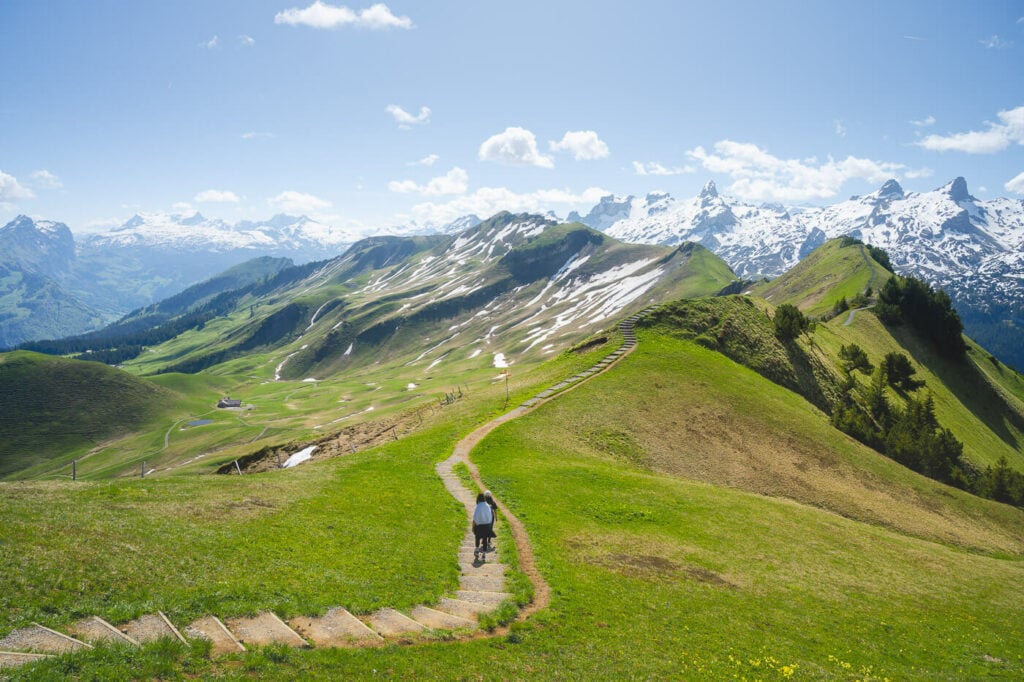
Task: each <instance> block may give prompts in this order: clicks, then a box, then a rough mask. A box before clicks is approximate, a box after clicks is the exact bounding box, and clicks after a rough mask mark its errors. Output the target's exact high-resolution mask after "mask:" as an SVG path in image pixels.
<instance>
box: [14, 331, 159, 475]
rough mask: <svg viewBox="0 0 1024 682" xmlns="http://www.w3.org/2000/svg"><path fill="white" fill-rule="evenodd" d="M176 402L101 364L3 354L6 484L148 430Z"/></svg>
mask: <svg viewBox="0 0 1024 682" xmlns="http://www.w3.org/2000/svg"><path fill="white" fill-rule="evenodd" d="M176 400H177V396H175V395H174V394H172V393H170V392H169V391H165V390H162V389H161V388H159V387H158V386H156V385H154V384H153V383H151V382H149V381H145V380H141V379H137V378H136V377H133V376H131V375H130V374H127V373H125V372H122V371H119V370H116V369H111V368H109V367H107V366H106V365H101V364H99V363H95V362H79V361H74V360H65V359H63V358H54V357H50V356H46V355H40V354H37V353H29V352H25V351H17V352H13V353H4V354H0V477H3V476H9V475H11V474H13V473H15V472H18V471H20V470H24V469H29V468H31V467H34V466H38V465H41V464H44V463H46V462H48V461H49V460H51V459H53V458H55V457H67V456H68V455H74V454H81V453H84V452H86V451H88V450H89V449H91V448H93V447H95V446H97V445H98V444H100V443H101V442H103V441H106V440H109V439H113V438H116V437H118V436H124V435H126V434H128V433H131V432H133V431H136V430H139V429H143V428H146V427H149V426H150V425H151V423H152V420H153V419H154V418H155V417H157V416H158V415H160V414H162V413H163V412H165V411H166V410H167V408H168V406H169V404H173V403H174V402H176Z"/></svg>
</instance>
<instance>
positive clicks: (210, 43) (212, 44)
mask: <svg viewBox="0 0 1024 682" xmlns="http://www.w3.org/2000/svg"><path fill="white" fill-rule="evenodd" d="M219 44H220V38H218V37H217V36H214V37H212V38H210V39H209V40H207V41H206V42H202V43H199V46H200V47H205V48H206V49H207V50H212V49H214V48H215V47H217V45H219Z"/></svg>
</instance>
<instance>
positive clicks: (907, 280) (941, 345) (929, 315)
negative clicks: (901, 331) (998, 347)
mask: <svg viewBox="0 0 1024 682" xmlns="http://www.w3.org/2000/svg"><path fill="white" fill-rule="evenodd" d="M875 314H876V315H877V316H878V319H880V320H881V321H882V322H884V323H885V324H890V325H893V324H903V323H906V324H908V325H910V326H911V327H913V328H914V330H916V331H917V332H918V333H919V334H920V335H921V336H923V337H924V338H926V339H930V340H931V341H932V343H933V344H934V345H935V348H936V350H938V351H939V352H940V353H942V354H943V355H945V356H946V357H948V358H953V359H957V358H962V357H964V354H965V353H966V352H967V344H966V343H965V342H964V338H963V331H964V325H963V323H962V322H961V321H960V316H959V315H957V313H956V311H955V310H953V304H952V302H951V301H950V298H949V295H947V294H946V292H944V291H942V290H941V289H933V288H932V287H931V285H929V284H927V283H925V282H922V281H921V280H919V279H917V278H915V277H891V278H889V280H888V281H887V282H886V283H885V286H883V287H882V290H881V291H880V292H879V294H878V303H877V304H876V305H875Z"/></svg>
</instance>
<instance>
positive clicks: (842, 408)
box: [832, 344, 1024, 506]
mask: <svg viewBox="0 0 1024 682" xmlns="http://www.w3.org/2000/svg"><path fill="white" fill-rule="evenodd" d="M839 357H840V360H842V369H843V371H844V372H845V373H846V379H845V381H844V382H843V384H842V386H841V389H842V391H841V395H842V397H841V399H840V401H839V403H838V404H837V405H836V406H835V408H834V409H833V411H832V424H833V425H834V426H835V427H836V428H838V429H839V430H841V431H843V432H844V433H847V434H849V435H851V436H853V437H854V438H856V439H857V440H859V441H860V442H862V443H864V444H865V445H867V446H869V447H871V448H874V449H875V450H877V451H878V452H881V453H882V454H884V455H887V456H888V457H890V458H892V459H894V460H896V461H897V462H899V463H900V464H902V465H904V466H906V467H908V468H910V469H913V470H914V471H916V472H918V473H920V474H923V475H925V476H928V477H929V478H933V479H935V480H937V481H942V482H943V483H947V484H950V485H955V486H957V487H959V488H963V489H965V490H969V491H971V492H973V493H974V494H976V495H979V496H981V497H987V498H989V499H993V500H996V501H999V502H1005V503H1007V504H1014V505H1017V506H1024V474H1021V473H1020V472H1019V471H1016V470H1014V469H1011V468H1010V466H1009V463H1008V462H1007V461H1006V459H1005V458H1002V459H1001V460H1000V461H999V462H998V463H997V464H996V466H995V467H991V466H990V467H987V468H986V469H984V470H978V469H975V468H974V467H972V466H971V465H970V464H969V463H968V462H967V461H966V460H965V459H964V457H963V449H964V447H963V443H961V442H960V441H959V440H957V438H956V436H954V435H953V432H952V431H950V430H949V429H947V428H944V427H943V426H942V425H941V424H939V421H938V419H937V418H936V416H935V402H934V400H933V399H932V396H931V395H930V394H927V395H925V396H923V397H922V396H919V395H915V392H916V391H917V390H918V389H920V388H922V387H924V385H925V382H923V381H920V380H917V379H915V378H914V375H915V374H916V372H917V370H916V369H915V368H914V366H913V363H911V361H910V358H908V357H907V356H906V355H904V354H903V353H896V352H893V353H887V354H886V355H885V357H884V358H883V359H882V361H881V362H880V363H878V365H877V366H875V365H873V364H872V363H871V361H870V360H869V359H868V355H867V353H866V352H864V349H862V348H861V347H860V346H858V345H857V344H850V345H848V346H843V347H842V348H841V349H840V351H839ZM854 372H860V373H861V374H863V375H864V376H868V377H870V380H869V381H868V383H867V385H866V386H864V387H860V386H859V384H858V382H857V381H856V379H855V378H854V374H853V373H854ZM893 393H895V394H896V395H897V396H899V397H900V398H902V403H903V404H902V405H900V404H899V402H897V401H893V400H891V399H890V395H892V394H893Z"/></svg>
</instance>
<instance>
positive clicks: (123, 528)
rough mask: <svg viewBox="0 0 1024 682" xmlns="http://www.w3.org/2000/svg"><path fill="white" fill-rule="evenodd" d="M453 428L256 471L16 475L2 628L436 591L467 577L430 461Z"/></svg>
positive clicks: (7, 494)
mask: <svg viewBox="0 0 1024 682" xmlns="http://www.w3.org/2000/svg"><path fill="white" fill-rule="evenodd" d="M450 438H451V433H450V431H449V429H448V428H439V429H434V430H433V431H431V432H427V433H424V434H422V435H421V436H419V437H413V438H408V439H405V440H403V441H401V442H398V443H394V444H393V445H390V446H387V447H382V448H379V449H377V450H374V451H369V452H366V453H359V454H356V455H352V456H349V457H341V458H337V459H334V460H330V461H327V462H324V463H317V464H311V465H304V466H302V467H298V468H296V469H294V470H288V471H281V472H271V473H266V474H257V475H252V476H243V477H237V476H216V477H190V478H176V479H155V478H154V479H146V480H127V481H116V482H110V483H81V484H79V485H76V486H72V485H69V484H54V483H49V484H47V483H22V484H9V485H7V486H5V488H4V524H3V529H2V530H0V562H2V563H3V565H4V566H5V567H7V570H5V572H4V573H5V578H4V582H5V585H4V589H3V590H2V593H0V613H2V614H3V620H4V623H5V625H6V626H16V625H23V624H25V623H28V622H30V621H33V620H35V621H41V622H48V623H50V624H51V625H63V624H65V623H67V622H70V621H72V620H75V619H77V618H81V617H84V616H86V615H89V614H97V615H100V616H102V617H104V618H106V619H108V620H110V621H111V622H122V621H125V620H128V619H130V618H133V617H135V616H138V615H140V614H142V613H146V612H151V611H153V610H155V609H161V610H163V611H165V612H166V613H167V614H168V615H169V616H170V617H171V618H172V619H174V620H175V621H176V622H179V623H183V624H184V623H187V622H190V621H191V620H192V619H194V618H195V617H197V616H199V615H202V614H204V613H215V614H219V615H221V616H230V615H242V614H248V613H253V612H255V611H258V610H263V609H268V608H269V609H273V610H275V611H277V612H278V613H279V614H281V615H283V616H289V615H298V614H315V613H322V612H323V611H325V610H326V609H327V608H329V607H331V606H338V605H342V606H345V607H346V608H348V609H349V610H351V611H353V612H355V613H365V612H368V611H372V610H374V609H377V608H380V607H382V606H397V607H399V608H402V607H410V606H413V605H415V604H417V603H422V602H424V601H430V600H432V599H436V597H437V596H438V595H439V594H440V593H441V592H442V591H444V590H445V589H454V585H455V584H456V583H457V575H458V570H457V567H456V566H455V564H454V561H453V557H454V553H455V547H456V546H457V544H458V541H459V539H460V537H461V534H462V532H463V528H462V524H463V521H464V519H463V516H462V515H461V514H460V513H459V510H458V509H457V508H456V506H455V503H454V502H453V500H452V499H451V497H450V496H448V495H447V493H446V492H445V491H444V489H443V487H441V485H440V482H439V481H438V479H437V477H436V476H434V475H433V472H432V470H431V464H432V463H433V460H434V459H435V453H436V452H437V451H438V450H439V449H442V448H443V447H444V446H445V445H446V444H447V443H448V442H449V441H450ZM398 547H401V551H397V552H396V551H395V549H396V548H398ZM69 556H74V557H75V561H74V562H67V561H66V560H65V559H66V557H69Z"/></svg>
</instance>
